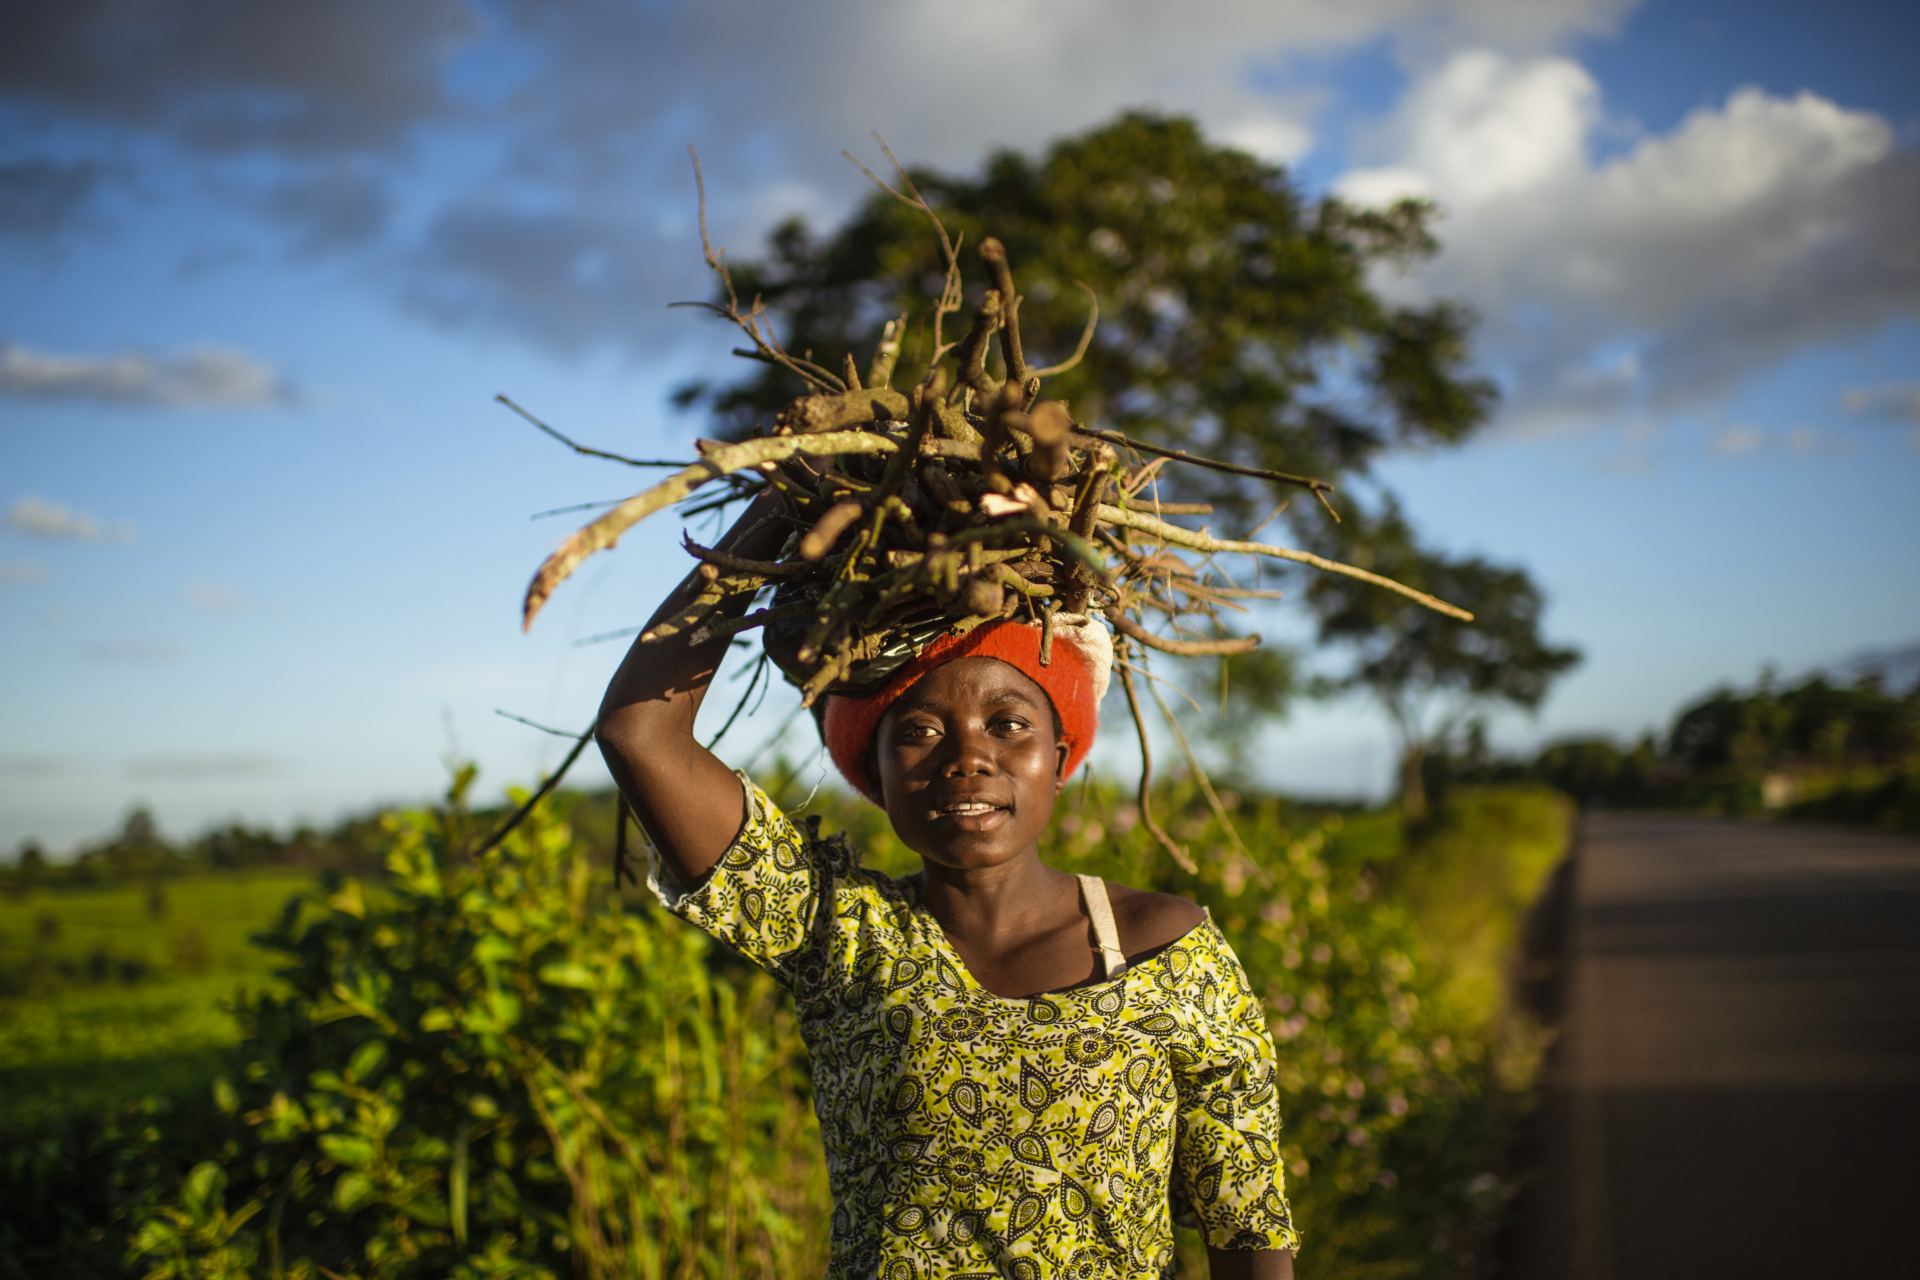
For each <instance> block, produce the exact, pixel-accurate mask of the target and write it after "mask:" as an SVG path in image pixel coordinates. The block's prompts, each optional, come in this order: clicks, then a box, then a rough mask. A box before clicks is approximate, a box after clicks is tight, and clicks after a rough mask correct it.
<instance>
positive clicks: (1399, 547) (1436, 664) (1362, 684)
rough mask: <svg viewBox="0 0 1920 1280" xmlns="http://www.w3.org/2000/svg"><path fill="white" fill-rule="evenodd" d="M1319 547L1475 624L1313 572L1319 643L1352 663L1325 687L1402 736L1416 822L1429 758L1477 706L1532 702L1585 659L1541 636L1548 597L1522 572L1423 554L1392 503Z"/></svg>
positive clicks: (1407, 797) (1408, 804) (1406, 796)
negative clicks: (1467, 610) (1467, 615)
mask: <svg viewBox="0 0 1920 1280" xmlns="http://www.w3.org/2000/svg"><path fill="white" fill-rule="evenodd" d="M1321 541H1322V542H1324V543H1328V544H1331V545H1332V546H1333V547H1337V548H1338V550H1339V553H1340V554H1341V555H1343V556H1345V557H1346V558H1347V559H1348V560H1350V561H1351V562H1352V563H1354V564H1357V565H1359V566H1360V567H1361V568H1364V569H1371V570H1373V571H1374V572H1375V573H1384V574H1386V575H1388V576H1390V577H1392V578H1395V579H1396V580H1398V581H1401V582H1405V583H1407V584H1408V585H1410V586H1414V587H1418V588H1419V589H1421V590H1423V591H1429V592H1433V593H1436V594H1439V595H1441V596H1442V598H1444V599H1449V600H1464V601H1469V602H1471V606H1472V608H1473V610H1474V622H1473V625H1471V626H1462V625H1460V624H1459V623H1457V622H1454V621H1453V620H1452V619H1449V618H1443V617H1440V616H1438V615H1436V614H1431V613H1430V612H1429V611H1427V610H1424V609H1418V608H1402V607H1400V606H1401V604H1403V603H1404V598H1394V597H1389V596H1387V595H1386V593H1384V592H1379V591H1367V590H1364V589H1362V590H1355V589H1354V588H1356V587H1360V586H1361V585H1362V584H1360V583H1357V582H1355V581H1354V580H1353V579H1351V578H1346V579H1338V580H1335V579H1334V578H1333V577H1332V576H1331V575H1327V574H1318V575H1315V576H1314V577H1313V578H1312V579H1311V580H1309V582H1308V584H1307V597H1308V600H1309V602H1310V603H1311V604H1312V606H1313V609H1314V612H1315V614H1316V615H1317V616H1318V619H1319V638H1320V639H1321V640H1322V641H1324V642H1328V643H1330V644H1335V645H1338V646H1340V647H1341V648H1342V649H1344V650H1346V651H1349V652H1350V653H1351V655H1352V662H1351V665H1350V666H1349V667H1348V668H1347V670H1346V671H1345V672H1343V673H1341V674H1339V675H1337V676H1333V677H1330V678H1323V679H1322V681H1321V685H1320V691H1321V692H1325V693H1334V692H1341V691H1344V690H1348V689H1361V690H1365V691H1366V692H1367V693H1369V694H1371V695H1372V696H1373V697H1374V698H1375V699H1376V700H1378V701H1379V703H1380V705H1381V706H1382V707H1383V708H1384V709H1385V710H1386V712H1387V714H1388V717H1389V718H1390V719H1391V720H1392V722H1393V725H1394V729H1395V732H1396V734H1397V735H1398V737H1399V740H1400V747H1401V770H1402V772H1401V785H1400V798H1401V803H1402V805H1403V807H1404V808H1406V809H1407V811H1408V812H1409V813H1411V814H1416V815H1417V814H1421V813H1422V812H1423V811H1424V809H1425V792H1424V787H1423V784H1422V776H1423V765H1424V761H1425V757H1426V754H1427V752H1428V751H1430V750H1432V749H1433V748H1435V747H1437V746H1439V745H1441V744H1443V743H1445V742H1447V741H1448V740H1449V739H1450V738H1451V736H1452V735H1453V733H1454V731H1455V730H1456V729H1458V728H1460V727H1461V726H1462V725H1463V724H1464V723H1465V722H1466V719H1467V717H1468V715H1469V714H1470V713H1471V712H1472V711H1473V710H1474V709H1475V708H1476V707H1479V706H1483V705H1485V704H1487V703H1489V702H1505V703H1508V704H1510V705H1513V706H1517V707H1524V708H1527V709H1532V708H1535V707H1537V706H1539V705H1540V701H1541V699H1542V698H1544V697H1545V696H1546V692H1547V689H1548V688H1549V687H1550V686H1551V685H1552V683H1553V681H1554V680H1555V679H1556V678H1557V677H1558V676H1560V675H1561V674H1563V673H1564V672H1566V671H1567V670H1569V669H1570V668H1572V667H1573V666H1574V665H1575V664H1576V663H1578V662H1579V661H1580V652H1579V650H1577V649H1574V648H1571V647H1569V646H1563V645H1555V644H1551V643H1549V642H1548V641H1546V640H1545V639H1543V638H1542V636H1541V634H1540V613H1541V609H1542V607H1543V604H1544V600H1543V597H1542V595H1541V592H1540V589H1539V587H1537V586H1536V585H1535V584H1534V582H1533V580H1532V579H1531V578H1529V577H1528V576H1527V573H1526V571H1525V570H1523V569H1519V568H1516V567H1513V566H1507V565H1499V564H1495V563H1492V562H1491V561H1488V560H1485V559H1483V558H1481V557H1479V556H1449V555H1445V554H1442V553H1438V552H1434V551H1430V550H1425V549H1423V548H1421V547H1420V546H1419V544H1418V543H1417V542H1416V540H1415V537H1414V531H1413V529H1412V527H1411V526H1410V525H1409V524H1408V523H1407V521H1406V518H1405V516H1404V515H1403V514H1402V513H1401V511H1400V509H1399V506H1398V504H1396V503H1394V502H1392V501H1391V500H1389V501H1388V502H1387V504H1386V506H1385V509H1384V510H1383V511H1382V512H1381V513H1380V514H1379V515H1378V516H1377V517H1376V518H1374V519H1371V520H1370V521H1368V522H1367V523H1366V525H1365V527H1360V526H1357V525H1352V524H1349V525H1346V526H1342V528H1340V529H1339V530H1337V531H1334V532H1332V533H1330V534H1325V535H1323V536H1322V538H1321Z"/></svg>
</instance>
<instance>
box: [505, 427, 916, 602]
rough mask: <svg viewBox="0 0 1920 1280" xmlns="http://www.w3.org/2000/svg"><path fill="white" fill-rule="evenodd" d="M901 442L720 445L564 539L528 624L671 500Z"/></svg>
mask: <svg viewBox="0 0 1920 1280" xmlns="http://www.w3.org/2000/svg"><path fill="white" fill-rule="evenodd" d="M899 447H900V446H899V445H898V444H897V443H896V442H895V441H894V440H892V439H891V438H890V437H888V436H883V435H881V434H879V433H878V432H874V431H826V432H822V433H820V434H818V435H806V436H771V437H768V438H766V439H762V440H747V441H743V442H742V443H740V444H735V445H728V446H726V447H725V448H721V449H715V450H714V451H713V452H712V453H710V454H708V455H707V456H706V457H704V458H702V459H701V460H700V461H698V462H696V463H694V464H693V465H692V466H690V467H687V468H685V469H683V470H681V471H677V472H675V473H674V474H673V475H670V476H668V477H667V478H666V479H665V480H662V481H661V482H660V483H659V484H656V485H654V486H653V487H652V488H650V489H646V490H643V491H642V492H640V493H636V494H635V495H634V496H633V497H631V498H628V499H627V500H626V501H625V502H622V503H621V504H620V505H619V506H617V507H615V508H614V509H613V510H611V511H609V512H607V513H606V514H605V515H603V516H601V517H600V518H599V519H598V520H595V521H593V522H592V523H591V524H588V525H585V526H583V527H582V528H580V529H578V530H576V531H575V532H574V534H573V536H572V537H570V538H568V539H567V540H566V541H565V542H563V543H561V544H560V547H559V549H558V550H556V551H555V552H554V553H553V554H552V555H550V556H548V557H547V558H546V560H545V561H544V562H543V563H542V564H541V566H540V568H539V569H538V570H536V571H535V572H534V575H533V581H532V582H530V583H528V584H527V595H526V600H525V601H524V603H523V604H522V605H521V610H520V618H521V621H520V626H521V629H522V630H525V629H526V628H528V627H531V626H532V625H533V619H534V615H535V614H537V613H539V612H540V608H541V606H542V605H544V604H546V602H547V598H548V597H549V596H551V595H552V594H553V592H554V589H555V588H556V587H558V586H559V585H560V584H561V583H562V582H564V581H566V579H567V576H568V575H569V574H571V573H572V572H573V571H574V570H575V569H576V568H578V567H579V565H580V562H581V561H582V560H585V559H586V558H587V557H588V556H590V555H592V554H593V553H594V552H596V551H604V550H606V549H607V548H608V547H611V546H612V545H613V544H614V543H616V542H618V541H619V540H620V535H621V534H623V533H625V532H626V531H627V530H628V529H631V528H632V527H633V526H634V525H636V524H639V523H640V522H641V521H642V520H645V519H646V518H647V517H648V516H650V515H652V514H653V513H654V512H656V511H658V510H660V509H661V508H662V507H667V506H671V505H673V504H674V503H676V502H678V501H680V499H682V498H684V497H686V496H687V495H688V494H690V493H692V492H693V491H694V490H695V489H698V488H699V487H700V486H701V485H703V484H706V483H707V482H708V481H710V480H717V479H719V478H720V477H722V476H725V475H730V474H732V473H733V472H735V471H741V470H745V469H747V468H750V467H758V466H760V465H762V464H763V463H769V462H778V461H780V460H781V459H783V458H791V457H793V456H794V455H796V454H807V455H810V456H816V457H819V456H832V455H837V454H847V453H892V452H894V451H895V450H896V449H898V448H899Z"/></svg>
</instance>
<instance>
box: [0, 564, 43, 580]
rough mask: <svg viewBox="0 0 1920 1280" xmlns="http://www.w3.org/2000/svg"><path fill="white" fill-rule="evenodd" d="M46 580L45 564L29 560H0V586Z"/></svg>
mask: <svg viewBox="0 0 1920 1280" xmlns="http://www.w3.org/2000/svg"><path fill="white" fill-rule="evenodd" d="M46 580H47V569H46V566H45V565H40V564H35V563H33V562H32V561H31V560H0V587H18V586H25V585H26V584H28V583H31V582H45V581H46Z"/></svg>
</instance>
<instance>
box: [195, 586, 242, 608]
mask: <svg viewBox="0 0 1920 1280" xmlns="http://www.w3.org/2000/svg"><path fill="white" fill-rule="evenodd" d="M186 595H187V603H188V604H190V605H192V606H193V607H194V608H196V609H198V610H200V611H201V612H202V613H213V614H232V613H243V612H245V611H246V608H247V598H246V597H245V596H243V595H241V594H240V592H239V591H238V590H237V589H236V588H234V587H230V586H228V585H227V584H226V583H224V582H189V583H188V584H187V591H186Z"/></svg>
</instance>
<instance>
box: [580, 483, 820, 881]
mask: <svg viewBox="0 0 1920 1280" xmlns="http://www.w3.org/2000/svg"><path fill="white" fill-rule="evenodd" d="M778 510H779V500H778V498H777V497H776V496H774V495H772V494H763V495H761V496H760V497H759V498H756V499H755V500H754V502H753V503H752V504H750V505H749V506H748V508H747V510H746V511H745V512H744V513H743V514H742V515H741V517H740V519H739V521H737V522H736V523H735V524H734V526H733V528H732V529H731V530H729V531H728V533H727V535H726V536H725V537H724V538H722V539H721V541H720V543H719V545H720V546H721V547H722V548H724V549H726V550H729V551H732V552H733V553H734V554H736V555H741V556H745V557H748V558H751V559H759V558H765V557H770V556H772V555H775V554H777V553H778V551H779V549H780V546H781V543H782V542H783V541H784V539H785V538H786V536H787V532H788V530H787V526H786V525H785V523H784V522H783V521H781V520H780V519H778V518H777V516H776V514H775V513H776V512H778ZM707 585H708V583H707V580H706V579H705V578H704V577H703V576H702V575H701V574H700V572H699V571H698V570H696V571H695V572H694V573H692V574H690V575H688V577H687V578H686V580H685V581H683V582H681V584H680V585H679V586H678V587H676V588H675V589H674V590H673V591H672V592H671V593H669V595H668V596H667V598H666V600H665V601H664V602H663V603H662V604H661V605H660V607H659V609H657V610H656V611H655V612H654V615H653V617H652V618H651V619H649V620H648V623H647V627H646V628H645V629H643V634H644V630H651V629H653V628H654V627H656V626H659V625H660V624H663V623H668V622H670V621H671V620H672V619H674V618H675V617H677V616H679V615H681V614H683V613H685V612H686V611H687V609H688V607H689V605H691V604H692V603H693V601H694V600H695V599H696V598H697V597H698V596H699V594H700V591H701V589H702V588H703V587H705V586H707ZM749 599H750V596H741V597H738V598H735V599H733V600H730V601H724V602H722V603H721V604H720V606H719V607H718V608H717V609H715V610H714V611H713V612H712V614H711V615H710V616H709V617H708V618H706V619H704V620H706V621H712V620H717V619H725V618H731V617H737V616H738V615H739V614H741V613H743V612H744V611H745V610H746V607H747V603H748V600H749ZM698 631H699V627H698V625H697V624H696V625H688V626H683V627H680V628H679V629H677V630H673V631H671V632H670V633H668V634H662V635H659V636H657V637H656V638H654V639H652V640H643V639H639V638H636V639H635V640H634V642H633V645H632V646H631V647H630V648H629V649H628V650H627V653H626V656H625V657H624V658H623V659H622V660H621V663H620V666H619V668H618V669H617V670H616V671H615V672H614V675H613V679H612V681H611V682H610V683H609V684H608V685H607V692H606V695H605V697H604V698H602V699H601V703H600V715H599V719H598V721H597V724H596V727H595V734H594V736H595V740H596V741H597V742H598V743H599V745H600V750H601V754H602V755H603V756H604V757H605V758H606V762H607V770H608V772H609V773H611V774H612V775H613V780H614V782H615V783H616V784H617V785H618V786H619V787H620V790H621V791H622V792H623V793H624V794H625V795H626V797H627V800H628V803H630V804H631V805H632V806H633V811H634V814H635V816H637V817H638V818H639V819H640V823H641V825H642V826H643V827H644V828H645V829H646V831H647V834H648V836H649V837H651V838H652V840H653V842H654V844H655V845H656V846H657V847H658V848H659V849H660V851H661V852H662V854H664V855H665V856H666V857H667V859H668V861H669V862H671V863H672V864H673V867H674V870H675V871H677V872H679V873H680V874H681V875H682V876H683V877H685V878H687V879H688V880H689V881H691V880H697V879H699V878H700V877H701V876H702V875H704V874H705V873H706V871H707V870H708V869H709V868H710V867H711V866H712V865H713V863H714V862H715V861H717V860H718V859H719V857H720V855H721V854H722V853H724V852H725V851H726V848H727V845H728V844H729V843H731V841H732V839H733V837H734V835H735V834H736V833H737V832H738V830H739V826H740V816H741V795H740V785H739V783H738V781H737V780H736V779H735V778H734V776H733V774H732V772H731V771H730V770H729V769H728V768H727V767H726V766H725V765H724V764H722V763H721V762H720V761H719V760H718V759H717V758H715V756H714V755H713V753H712V752H710V751H708V750H707V749H706V748H705V747H703V746H701V745H700V743H699V741H698V739H696V738H695V737H694V734H693V725H694V718H695V716H697V715H698V714H699V711H700V704H701V702H702V700H703V699H704V698H705V697H706V692H707V686H708V685H709V684H711V683H712V681H713V677H714V673H715V672H716V671H717V670H718V669H719V666H720V663H721V662H722V660H724V659H725V657H726V654H727V645H728V642H729V641H728V637H726V636H713V637H710V638H706V639H702V640H700V641H698V642H696V641H695V639H694V636H695V635H696V633H698Z"/></svg>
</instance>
